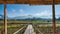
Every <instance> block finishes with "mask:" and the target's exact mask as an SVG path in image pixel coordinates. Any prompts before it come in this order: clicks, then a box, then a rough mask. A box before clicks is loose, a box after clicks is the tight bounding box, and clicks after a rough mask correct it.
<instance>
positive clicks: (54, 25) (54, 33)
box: [52, 0, 56, 34]
mask: <svg viewBox="0 0 60 34" xmlns="http://www.w3.org/2000/svg"><path fill="white" fill-rule="evenodd" d="M52 14H53V34H56V23H55V0H53V3H52Z"/></svg>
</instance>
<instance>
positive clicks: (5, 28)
mask: <svg viewBox="0 0 60 34" xmlns="http://www.w3.org/2000/svg"><path fill="white" fill-rule="evenodd" d="M4 34H7V16H6V3H4Z"/></svg>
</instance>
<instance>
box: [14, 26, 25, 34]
mask: <svg viewBox="0 0 60 34" xmlns="http://www.w3.org/2000/svg"><path fill="white" fill-rule="evenodd" d="M24 28H26V26H24V27H22V28H20V29H19V30H17V31H16V32H14V33H13V34H17V33H18V32H19V31H21V30H22V29H24Z"/></svg>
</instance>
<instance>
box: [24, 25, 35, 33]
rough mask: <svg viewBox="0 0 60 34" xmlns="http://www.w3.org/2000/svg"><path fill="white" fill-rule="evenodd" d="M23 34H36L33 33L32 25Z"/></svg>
mask: <svg viewBox="0 0 60 34" xmlns="http://www.w3.org/2000/svg"><path fill="white" fill-rule="evenodd" d="M24 34H36V33H35V32H34V29H33V26H32V25H28V27H27V29H26V30H25V32H24Z"/></svg>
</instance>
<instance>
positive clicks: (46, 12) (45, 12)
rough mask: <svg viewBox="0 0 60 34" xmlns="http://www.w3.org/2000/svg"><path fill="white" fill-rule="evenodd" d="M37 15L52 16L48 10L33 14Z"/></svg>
mask: <svg viewBox="0 0 60 34" xmlns="http://www.w3.org/2000/svg"><path fill="white" fill-rule="evenodd" d="M34 16H37V17H44V18H52V12H51V11H48V10H44V11H41V12H40V13H36V14H34Z"/></svg>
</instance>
